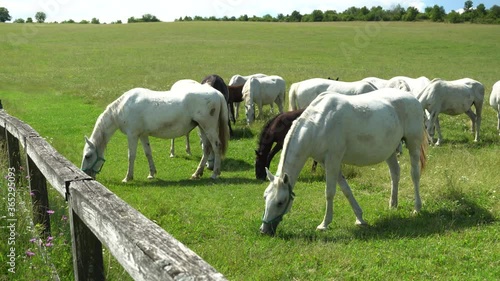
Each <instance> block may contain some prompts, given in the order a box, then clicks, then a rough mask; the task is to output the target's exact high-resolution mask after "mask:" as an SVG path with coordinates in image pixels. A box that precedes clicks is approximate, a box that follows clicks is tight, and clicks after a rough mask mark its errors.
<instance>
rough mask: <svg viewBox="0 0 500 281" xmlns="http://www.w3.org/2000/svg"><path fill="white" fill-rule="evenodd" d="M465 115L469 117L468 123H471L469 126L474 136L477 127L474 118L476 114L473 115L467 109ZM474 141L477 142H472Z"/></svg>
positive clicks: (470, 110)
mask: <svg viewBox="0 0 500 281" xmlns="http://www.w3.org/2000/svg"><path fill="white" fill-rule="evenodd" d="M465 114H467V116H469V118H470V121H471V122H472V126H471V129H470V130H471V132H472V133H473V134H474V133H475V132H476V126H477V118H476V114H474V112H472V109H471V108H469V110H467V111H466V112H465ZM474 141H477V140H474Z"/></svg>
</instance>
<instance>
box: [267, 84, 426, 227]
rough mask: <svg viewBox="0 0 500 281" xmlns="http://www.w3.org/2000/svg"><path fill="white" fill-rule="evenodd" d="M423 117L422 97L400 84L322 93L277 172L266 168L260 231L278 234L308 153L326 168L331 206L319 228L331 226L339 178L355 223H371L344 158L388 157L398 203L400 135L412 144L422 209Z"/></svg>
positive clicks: (293, 133)
mask: <svg viewBox="0 0 500 281" xmlns="http://www.w3.org/2000/svg"><path fill="white" fill-rule="evenodd" d="M423 118H424V117H423V114H422V106H421V105H420V103H419V102H418V100H417V99H416V98H415V97H414V96H413V95H411V94H410V93H408V92H405V91H401V90H398V89H390V88H387V89H381V90H377V91H374V92H372V93H370V94H367V95H357V96H346V95H340V94H337V93H331V92H325V93H322V94H321V95H320V96H318V97H317V98H316V99H315V100H314V101H313V102H312V103H311V104H310V105H309V106H308V107H307V108H306V110H305V111H304V112H303V113H302V114H301V116H300V117H298V118H297V119H296V120H295V121H294V123H293V125H292V127H291V128H290V131H289V132H288V134H287V136H286V138H285V143H284V146H283V151H282V152H281V157H280V161H279V164H278V169H277V172H276V175H273V174H271V172H269V170H268V169H266V172H267V176H268V178H269V180H270V181H271V182H270V184H269V186H268V187H267V188H266V190H265V192H264V198H265V202H266V203H265V212H264V215H263V218H262V221H263V223H262V225H261V227H260V230H261V232H262V233H264V234H269V235H274V234H275V232H276V228H277V227H278V224H279V222H280V221H281V220H282V219H283V216H284V215H285V214H286V213H287V212H288V211H289V210H290V208H291V207H292V203H293V200H294V196H295V194H294V192H293V187H294V186H295V183H296V182H297V178H298V176H299V174H300V171H301V170H302V168H303V166H304V164H305V162H306V160H307V159H308V158H309V157H312V158H313V159H314V160H316V161H318V163H320V164H322V166H323V167H324V168H325V173H326V192H325V195H326V212H325V217H324V219H323V222H322V223H321V224H320V225H319V226H318V229H319V230H325V229H327V227H328V225H329V224H330V223H331V222H332V218H333V199H334V196H335V191H336V185H337V183H338V184H339V185H340V188H341V190H342V192H343V193H344V195H345V196H346V197H347V199H348V201H349V203H350V205H351V207H352V209H353V211H354V214H355V215H356V224H366V222H365V221H364V220H363V217H362V210H361V208H360V207H359V205H358V203H357V201H356V199H355V198H354V196H353V194H352V191H351V188H350V187H349V185H348V183H347V181H346V179H345V178H344V176H343V175H342V171H341V167H342V164H343V163H345V164H349V165H356V166H367V165H374V164H377V163H380V162H382V161H385V162H386V163H387V165H388V166H389V170H390V173H391V185H392V192H391V199H390V201H389V205H390V207H392V208H394V207H397V205H398V185H399V178H400V167H399V163H398V159H397V156H396V154H397V152H396V148H397V147H398V146H399V144H400V141H401V140H404V141H405V143H406V147H407V148H408V150H409V154H410V162H411V179H412V181H413V187H414V191H415V211H416V212H418V211H420V209H421V206H422V203H421V200H420V193H419V186H420V171H421V169H423V167H424V166H425V161H426V158H425V150H426V145H427V134H426V132H425V128H424V120H423ZM353 124H355V125H353ZM419 164H420V165H419Z"/></svg>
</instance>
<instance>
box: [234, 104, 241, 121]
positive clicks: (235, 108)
mask: <svg viewBox="0 0 500 281" xmlns="http://www.w3.org/2000/svg"><path fill="white" fill-rule="evenodd" d="M234 110H235V111H236V113H235V114H236V119H238V118H239V117H240V103H239V102H235V103H234Z"/></svg>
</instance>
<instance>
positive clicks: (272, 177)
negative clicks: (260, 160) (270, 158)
mask: <svg viewBox="0 0 500 281" xmlns="http://www.w3.org/2000/svg"><path fill="white" fill-rule="evenodd" d="M266 174H267V178H268V179H269V180H270V181H274V175H273V174H271V172H270V171H269V169H268V168H267V167H266Z"/></svg>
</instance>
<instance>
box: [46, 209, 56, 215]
mask: <svg viewBox="0 0 500 281" xmlns="http://www.w3.org/2000/svg"><path fill="white" fill-rule="evenodd" d="M53 213H55V212H54V210H47V214H49V215H52V214H53Z"/></svg>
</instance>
